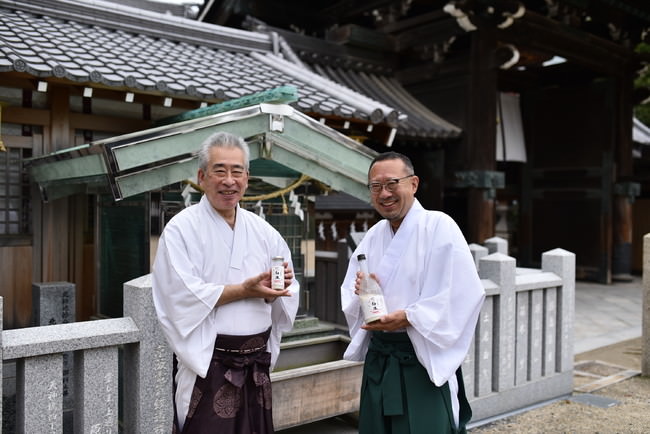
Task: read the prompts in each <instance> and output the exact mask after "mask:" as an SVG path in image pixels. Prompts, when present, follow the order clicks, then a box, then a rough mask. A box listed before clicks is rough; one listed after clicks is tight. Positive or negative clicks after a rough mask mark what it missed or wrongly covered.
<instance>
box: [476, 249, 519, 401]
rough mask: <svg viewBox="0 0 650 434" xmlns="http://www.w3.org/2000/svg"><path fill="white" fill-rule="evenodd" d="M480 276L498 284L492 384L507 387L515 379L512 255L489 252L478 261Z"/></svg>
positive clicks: (497, 389) (513, 267)
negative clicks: (489, 253)
mask: <svg viewBox="0 0 650 434" xmlns="http://www.w3.org/2000/svg"><path fill="white" fill-rule="evenodd" d="M479 276H480V277H481V279H489V280H491V281H492V282H494V283H495V284H496V285H498V286H499V291H498V293H499V300H498V304H497V306H496V309H498V312H495V313H494V318H495V319H497V318H498V322H497V323H496V324H495V325H494V343H495V344H494V348H493V352H492V364H493V366H494V377H493V378H492V387H493V390H494V391H496V392H500V391H503V390H507V389H509V388H512V387H513V386H514V382H515V369H514V363H515V329H514V327H513V326H512V325H513V324H514V323H515V302H516V299H515V259H514V258H511V257H510V256H507V255H504V254H502V253H492V254H491V255H488V256H485V257H484V258H482V259H481V260H480V262H479Z"/></svg>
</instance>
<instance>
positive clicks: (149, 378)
mask: <svg viewBox="0 0 650 434" xmlns="http://www.w3.org/2000/svg"><path fill="white" fill-rule="evenodd" d="M124 316H128V317H131V319H132V320H133V322H135V324H136V326H137V327H138V329H139V330H140V342H139V343H138V344H131V345H128V346H127V348H125V351H124V366H128V367H129V369H125V370H124V383H123V384H124V408H123V410H124V428H125V433H133V434H150V433H151V434H167V433H169V432H170V431H171V427H172V424H173V406H172V351H171V349H170V348H169V346H168V345H167V341H166V340H165V337H164V335H163V333H162V330H161V328H160V325H159V324H158V319H157V317H156V311H155V308H154V305H153V298H152V294H151V275H150V274H147V275H145V276H141V277H138V278H136V279H133V280H130V281H129V282H126V283H125V284H124Z"/></svg>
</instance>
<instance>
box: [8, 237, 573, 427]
mask: <svg viewBox="0 0 650 434" xmlns="http://www.w3.org/2000/svg"><path fill="white" fill-rule="evenodd" d="M486 246H487V247H482V246H478V245H471V246H470V247H471V250H472V252H473V255H474V258H475V260H476V263H477V266H478V269H479V275H480V277H481V279H482V282H483V285H484V287H485V290H486V293H487V298H486V302H485V304H484V306H483V309H482V311H481V314H480V318H479V323H478V325H477V329H476V335H475V341H474V343H473V345H472V348H471V350H470V353H469V355H468V357H467V359H466V361H465V363H464V364H463V373H464V378H465V384H466V388H467V393H468V397H469V399H470V402H471V404H472V408H473V411H474V421H479V420H482V419H489V418H491V417H495V416H497V415H500V414H503V413H505V412H509V411H513V410H517V409H521V408H525V407H527V406H529V405H533V404H536V403H539V402H543V401H546V400H550V399H554V398H558V397H562V396H566V395H569V394H570V393H571V390H572V369H573V351H572V349H573V317H574V287H575V256H574V255H573V254H572V253H569V252H566V251H564V250H561V249H556V250H552V251H550V252H546V253H544V254H543V255H542V269H541V270H533V269H522V268H517V267H516V266H515V259H513V258H511V257H508V256H507V255H506V254H505V251H506V250H507V245H505V250H504V242H503V240H498V239H492V240H488V242H486ZM1 313H2V312H1V299H0V314H1ZM282 351H284V349H283V350H282ZM282 351H281V357H282ZM0 352H1V353H2V359H3V361H5V362H6V361H14V362H15V365H16V409H15V413H16V427H15V432H17V433H39V434H40V433H62V432H78V433H118V432H124V433H147V434H149V433H161V434H162V433H168V432H170V427H171V424H172V400H171V381H170V380H171V368H172V363H171V352H170V350H169V348H168V346H167V344H166V343H165V340H164V337H163V336H162V333H161V331H160V329H159V327H158V323H157V320H156V316H155V312H154V308H153V302H152V299H151V279H150V275H146V276H142V277H139V278H137V279H134V280H132V281H130V282H127V283H125V284H124V317H123V318H115V319H105V320H96V321H87V322H76V323H69V324H56V325H48V326H42V327H31V328H24V329H16V330H5V331H3V332H2V341H1V345H0ZM69 353H72V354H73V361H72V362H73V363H72V364H71V366H73V369H71V372H70V373H69V376H70V379H69V380H70V383H71V385H72V389H73V392H74V404H73V407H72V409H71V412H72V417H71V420H72V430H71V429H70V427H69V424H68V426H67V427H66V424H65V423H64V417H63V413H64V408H63V395H64V393H63V384H64V374H63V371H64V369H63V365H64V362H63V361H64V355H65V354H69ZM287 354H288V353H287ZM307 368H309V369H307ZM293 372H296V374H294V373H293ZM298 372H299V373H300V375H302V378H301V379H299V382H297V383H295V384H293V385H292V384H291V382H292V380H293V378H294V377H297V375H298V374H297V373H298ZM360 373H361V366H360V365H359V364H358V363H355V362H346V361H342V360H339V361H335V362H328V363H322V364H320V365H315V366H313V367H306V368H298V369H296V370H291V369H289V370H286V371H281V372H274V373H272V375H271V380H272V381H273V384H274V386H273V395H274V402H275V403H278V404H279V403H282V404H283V405H277V406H275V405H274V420H275V422H276V428H277V429H281V428H286V427H288V426H293V425H299V424H302V423H307V422H311V421H312V420H317V419H321V418H325V417H331V416H336V415H338V414H341V413H347V412H351V411H355V410H356V409H357V408H358V407H355V406H356V405H357V404H356V403H357V402H358V393H359V387H360ZM318 381H323V382H325V383H326V384H327V385H328V388H329V390H330V395H331V396H328V399H327V400H325V401H326V402H325V401H323V400H322V399H320V398H321V397H319V396H318V395H314V394H312V393H309V391H313V390H314V389H315V388H318V390H321V389H320V387H321V386H318V385H316V386H315V384H316V382H318ZM306 384H311V386H310V387H307V388H306V387H305V385H306ZM305 388H306V389H308V393H307V394H305V393H302V394H299V393H298V389H300V390H304V389H305ZM298 395H300V396H301V398H300V399H301V401H295V402H289V401H290V399H291V398H292V397H296V396H298ZM276 398H277V400H276ZM342 403H343V404H344V405H343V404H342ZM327 406H329V407H327ZM321 407H322V408H321ZM326 407H327V408H326ZM305 408H307V409H308V410H309V411H304V412H303V411H302V410H303V409H305ZM280 412H282V413H280ZM284 412H287V413H286V414H285V413H284ZM292 415H294V416H295V415H300V417H296V418H294V419H291V420H289V419H290V418H291V417H293V416H292Z"/></svg>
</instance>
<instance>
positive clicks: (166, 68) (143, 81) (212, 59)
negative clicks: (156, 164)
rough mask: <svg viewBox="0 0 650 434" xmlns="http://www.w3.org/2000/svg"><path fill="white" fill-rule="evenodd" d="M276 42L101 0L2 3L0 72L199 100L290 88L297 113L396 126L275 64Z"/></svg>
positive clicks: (386, 113)
mask: <svg viewBox="0 0 650 434" xmlns="http://www.w3.org/2000/svg"><path fill="white" fill-rule="evenodd" d="M281 46H283V44H279V43H278V40H277V37H276V38H274V37H273V36H271V35H266V34H260V33H254V32H249V31H244V30H238V29H232V28H228V27H223V26H216V25H211V24H206V23H202V22H197V21H192V20H188V19H184V18H180V17H174V16H169V15H164V14H158V13H155V12H150V11H144V10H140V9H134V8H130V7H127V6H121V5H116V4H113V3H108V2H103V1H99V0H58V1H55V2H53V1H51V0H29V1H27V0H16V1H9V0H0V72H5V71H17V72H25V73H27V74H31V75H33V76H35V77H41V78H48V77H57V78H64V79H68V80H70V81H72V82H79V83H83V84H88V85H90V86H92V84H93V83H98V84H102V85H106V86H109V87H113V88H120V89H124V90H133V91H135V92H137V91H138V90H141V91H151V92H157V93H161V94H164V95H168V96H175V97H193V98H197V99H205V100H214V99H217V100H228V99H231V98H236V97H240V96H243V95H247V94H250V93H254V92H259V91H262V90H266V89H271V88H275V87H278V86H282V85H293V86H295V87H296V88H297V89H298V93H299V97H300V99H299V100H298V102H296V103H294V105H295V106H296V107H297V108H298V109H299V110H301V111H304V112H315V113H317V114H321V115H330V114H334V115H339V116H343V117H349V118H355V119H361V120H368V121H371V122H373V123H380V122H386V123H388V124H393V123H394V120H395V119H396V117H397V114H396V112H395V110H393V109H392V108H390V107H388V106H386V105H385V104H382V103H379V102H377V101H374V100H372V99H370V98H368V97H366V96H364V95H360V94H357V93H356V92H353V91H350V90H349V89H345V88H343V86H337V85H336V84H334V83H332V82H330V81H328V80H327V79H325V78H323V77H320V76H317V75H316V74H314V73H312V72H310V71H309V70H307V69H306V68H302V67H300V66H297V65H294V64H291V62H288V61H286V60H283V59H282V58H281V57H280V55H281V51H280V48H279V47H281ZM284 46H286V44H284Z"/></svg>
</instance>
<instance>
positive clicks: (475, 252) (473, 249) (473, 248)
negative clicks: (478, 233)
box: [469, 243, 489, 270]
mask: <svg viewBox="0 0 650 434" xmlns="http://www.w3.org/2000/svg"><path fill="white" fill-rule="evenodd" d="M469 251H470V253H471V254H472V258H474V263H475V264H476V269H477V270H478V264H479V261H480V260H481V258H484V257H486V256H487V255H488V254H489V252H488V249H487V247H483V246H482V245H480V244H476V243H471V244H470V245H469Z"/></svg>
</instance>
